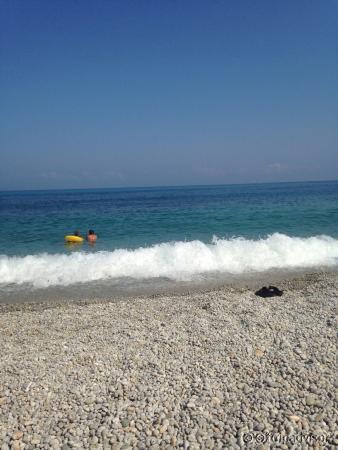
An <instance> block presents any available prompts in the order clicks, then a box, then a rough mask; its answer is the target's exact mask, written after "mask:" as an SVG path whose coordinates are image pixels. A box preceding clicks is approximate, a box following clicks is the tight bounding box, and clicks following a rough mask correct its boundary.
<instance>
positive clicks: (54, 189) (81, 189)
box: [0, 179, 338, 192]
mask: <svg viewBox="0 0 338 450" xmlns="http://www.w3.org/2000/svg"><path fill="white" fill-rule="evenodd" d="M335 181H338V179H329V180H302V181H297V180H296V181H253V182H249V183H216V184H177V185H169V184H168V185H151V186H136V185H135V186H116V187H113V186H111V187H80V188H69V187H65V188H35V189H29V188H25V189H0V192H39V191H85V190H105V189H107V190H111V189H116V190H123V189H162V188H187V187H216V186H248V185H256V184H290V183H294V184H295V183H330V182H335Z"/></svg>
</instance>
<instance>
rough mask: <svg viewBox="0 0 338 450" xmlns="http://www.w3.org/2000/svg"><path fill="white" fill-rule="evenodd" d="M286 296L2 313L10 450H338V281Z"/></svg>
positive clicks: (304, 286)
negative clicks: (337, 348) (300, 449)
mask: <svg viewBox="0 0 338 450" xmlns="http://www.w3.org/2000/svg"><path fill="white" fill-rule="evenodd" d="M279 287H280V288H282V289H283V290H284V295H283V296H282V297H274V298H268V299H263V298H259V297H256V296H255V295H254V293H253V291H254V290H253V289H248V288H245V287H243V288H239V287H225V288H223V289H218V290H214V291H209V292H194V293H191V294H189V293H187V294H181V295H161V296H153V297H151V298H134V299H123V300H121V301H118V302H113V301H99V302H87V303H86V302H83V303H80V304H74V303H69V304H62V305H51V304H23V305H16V306H15V308H11V307H9V306H8V305H7V306H6V305H2V306H0V342H1V352H0V449H1V450H9V449H13V450H21V449H25V450H28V449H54V450H60V449H62V450H68V449H72V448H79V449H82V448H83V449H124V450H127V449H134V448H135V449H175V448H185V449H214V448H227V449H230V448H233V449H239V448H249V447H250V448H259V449H260V450H262V449H265V448H266V449H268V448H270V447H271V446H272V448H285V449H287V448H292V439H295V438H296V437H298V439H299V440H300V439H303V441H302V442H301V444H299V443H298V444H297V445H298V446H296V447H294V448H310V447H313V448H334V447H335V446H336V445H338V437H337V435H335V433H336V429H337V422H336V421H337V400H338V393H337V388H338V384H337V381H336V315H337V299H338V275H337V274H325V273H321V274H312V275H305V276H303V277H301V278H299V279H296V280H291V281H283V282H281V283H280V285H279ZM310 433H312V434H313V435H314V438H313V439H316V440H312V441H311V445H310V443H309V441H306V439H310V438H309V436H310ZM292 436H293V438H292ZM300 436H303V438H301V437H300ZM290 439H291V440H290ZM271 440H274V443H273V444H271ZM290 442H291V443H290ZM295 445H296V444H295Z"/></svg>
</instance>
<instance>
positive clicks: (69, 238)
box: [65, 235, 83, 244]
mask: <svg viewBox="0 0 338 450" xmlns="http://www.w3.org/2000/svg"><path fill="white" fill-rule="evenodd" d="M65 241H66V242H72V243H77V244H80V243H81V242H83V237H80V236H73V235H69V236H65Z"/></svg>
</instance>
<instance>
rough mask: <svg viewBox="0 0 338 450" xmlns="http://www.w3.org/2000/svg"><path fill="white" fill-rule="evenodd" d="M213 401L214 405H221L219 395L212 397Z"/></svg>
mask: <svg viewBox="0 0 338 450" xmlns="http://www.w3.org/2000/svg"><path fill="white" fill-rule="evenodd" d="M211 403H212V404H213V405H214V406H219V405H220V404H221V400H220V399H219V398H218V397H212V399H211Z"/></svg>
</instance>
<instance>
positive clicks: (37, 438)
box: [31, 435, 40, 445]
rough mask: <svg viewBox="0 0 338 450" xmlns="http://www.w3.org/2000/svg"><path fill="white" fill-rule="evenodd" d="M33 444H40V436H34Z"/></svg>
mask: <svg viewBox="0 0 338 450" xmlns="http://www.w3.org/2000/svg"><path fill="white" fill-rule="evenodd" d="M31 444H33V445H37V444H40V438H39V436H37V435H34V436H33V437H32V439H31Z"/></svg>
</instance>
